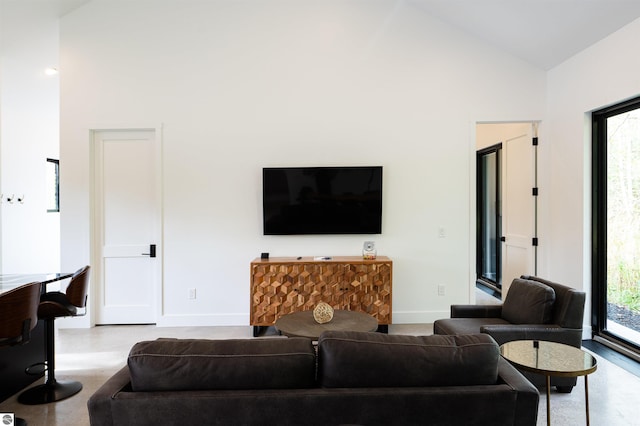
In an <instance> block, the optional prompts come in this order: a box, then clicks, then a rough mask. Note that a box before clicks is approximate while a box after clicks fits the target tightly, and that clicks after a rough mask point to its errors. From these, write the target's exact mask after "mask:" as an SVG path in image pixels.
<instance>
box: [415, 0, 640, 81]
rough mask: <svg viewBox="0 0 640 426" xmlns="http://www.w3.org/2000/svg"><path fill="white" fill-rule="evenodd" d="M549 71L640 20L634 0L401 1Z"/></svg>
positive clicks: (639, 5) (639, 0)
mask: <svg viewBox="0 0 640 426" xmlns="http://www.w3.org/2000/svg"><path fill="white" fill-rule="evenodd" d="M406 1H407V2H408V3H410V4H413V5H414V6H416V7H418V8H420V9H422V10H423V11H424V12H426V13H428V14H429V15H431V16H433V17H435V18H437V19H439V20H441V21H443V22H446V23H448V24H450V25H452V26H455V27H457V28H459V29H461V30H462V31H464V32H466V33H468V34H470V35H472V36H474V37H477V38H479V39H482V40H485V41H487V42H488V43H490V44H493V45H495V46H496V47H498V48H499V49H501V50H504V51H506V52H509V53H511V54H512V55H515V56H517V57H519V58H521V59H523V60H525V61H527V62H529V63H530V64H532V65H535V66H537V67H539V68H542V69H545V70H549V69H551V68H553V67H555V66H556V65H559V64H560V63H562V62H564V61H565V60H567V59H569V58H570V57H572V56H573V55H575V54H576V53H578V52H580V51H582V50H584V49H585V48H587V47H589V46H591V45H592V44H594V43H596V42H597V41H599V40H601V39H603V38H605V37H606V36H608V35H610V34H612V33H614V32H615V31H617V30H618V29H620V28H622V27H623V26H625V25H626V24H628V23H630V22H632V21H634V20H635V19H637V18H638V17H640V0H406Z"/></svg>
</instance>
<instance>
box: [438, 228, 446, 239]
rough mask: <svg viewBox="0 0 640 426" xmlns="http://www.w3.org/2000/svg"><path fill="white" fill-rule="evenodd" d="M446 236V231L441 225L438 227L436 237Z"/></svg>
mask: <svg viewBox="0 0 640 426" xmlns="http://www.w3.org/2000/svg"><path fill="white" fill-rule="evenodd" d="M446 236H447V233H446V231H445V230H444V228H443V227H442V226H441V227H439V228H438V238H444V237H446Z"/></svg>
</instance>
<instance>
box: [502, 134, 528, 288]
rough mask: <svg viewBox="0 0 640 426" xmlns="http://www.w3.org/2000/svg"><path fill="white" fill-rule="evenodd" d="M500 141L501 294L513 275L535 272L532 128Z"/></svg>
mask: <svg viewBox="0 0 640 426" xmlns="http://www.w3.org/2000/svg"><path fill="white" fill-rule="evenodd" d="M532 127H533V126H530V127H529V132H527V133H525V134H521V135H519V136H515V137H513V138H510V139H507V140H506V142H505V143H504V144H503V150H504V153H503V155H504V157H503V159H504V167H503V169H502V170H503V180H502V182H503V199H502V203H503V204H502V206H503V208H502V230H503V236H504V242H503V244H502V295H503V297H504V296H506V294H507V292H508V291H509V286H510V285H511V281H513V279H514V278H517V277H519V276H520V275H524V274H529V275H533V274H535V256H536V250H535V246H534V245H533V238H534V237H535V236H536V235H535V221H536V217H535V214H536V213H535V212H536V209H535V198H534V196H533V188H534V187H535V151H534V150H535V148H534V146H533V143H532V140H533V131H532Z"/></svg>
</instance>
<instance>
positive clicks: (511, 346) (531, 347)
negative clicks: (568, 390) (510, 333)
mask: <svg viewBox="0 0 640 426" xmlns="http://www.w3.org/2000/svg"><path fill="white" fill-rule="evenodd" d="M500 354H501V355H502V356H503V357H504V358H505V359H506V360H507V361H509V362H510V363H511V364H513V365H514V366H516V367H517V368H519V369H521V370H524V371H530V372H532V373H539V374H544V375H545V376H546V377H547V425H550V424H551V410H550V408H549V400H550V399H551V391H550V389H551V376H556V377H578V376H584V398H585V406H586V413H587V425H589V383H588V382H587V375H589V374H591V373H593V372H594V371H596V368H598V365H597V360H596V359H595V358H594V357H593V356H592V355H591V354H589V353H587V352H585V351H583V350H582V349H579V348H576V347H573V346H569V345H565V344H562V343H556V342H547V341H544V340H515V341H513V342H507V343H505V344H504V345H502V346H500Z"/></svg>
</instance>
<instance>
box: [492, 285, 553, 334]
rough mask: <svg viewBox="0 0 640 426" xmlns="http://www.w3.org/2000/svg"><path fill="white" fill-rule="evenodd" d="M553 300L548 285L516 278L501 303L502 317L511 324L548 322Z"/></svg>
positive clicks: (551, 289)
mask: <svg viewBox="0 0 640 426" xmlns="http://www.w3.org/2000/svg"><path fill="white" fill-rule="evenodd" d="M555 300H556V293H555V291H554V290H553V288H551V287H549V286H548V285H546V284H543V283H541V282H537V281H529V280H523V279H520V278H516V279H515V280H513V282H512V283H511V287H510V288H509V292H508V293H507V297H506V298H505V300H504V303H503V304H502V318H503V319H504V320H506V321H508V322H510V323H512V324H549V323H551V321H552V319H553V303H554V302H555Z"/></svg>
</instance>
